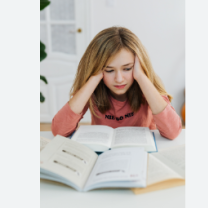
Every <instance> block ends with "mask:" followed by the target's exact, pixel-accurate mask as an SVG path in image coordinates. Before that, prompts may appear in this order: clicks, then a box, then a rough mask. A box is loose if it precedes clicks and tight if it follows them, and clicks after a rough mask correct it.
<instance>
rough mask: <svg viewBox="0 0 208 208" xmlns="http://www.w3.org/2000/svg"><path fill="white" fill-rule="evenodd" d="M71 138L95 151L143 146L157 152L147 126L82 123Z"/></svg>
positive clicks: (147, 149)
mask: <svg viewBox="0 0 208 208" xmlns="http://www.w3.org/2000/svg"><path fill="white" fill-rule="evenodd" d="M72 140H73V141H76V142H79V143H82V144H84V145H86V146H88V147H89V148H90V149H92V150H93V151H95V152H104V151H106V150H108V149H114V148H118V147H132V146H134V147H136V146H137V147H144V149H145V151H147V152H157V146H156V142H155V138H154V133H152V132H151V131H150V130H149V128H148V127H119V128H115V129H113V128H111V127H109V126H104V125H85V126H84V125H83V126H80V127H79V128H78V130H77V131H76V132H75V134H74V135H73V136H72Z"/></svg>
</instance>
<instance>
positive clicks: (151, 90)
mask: <svg viewBox="0 0 208 208" xmlns="http://www.w3.org/2000/svg"><path fill="white" fill-rule="evenodd" d="M133 76H134V79H135V80H136V81H137V82H138V84H139V86H140V88H141V90H142V92H143V94H144V96H145V98H146V100H147V102H148V104H149V106H150V108H151V110H152V113H153V114H158V113H160V112H162V111H163V110H164V109H165V107H166V106H167V102H165V100H164V99H163V98H162V97H161V95H160V93H159V92H158V91H157V89H156V88H155V86H154V85H153V84H152V82H151V81H150V80H149V79H148V78H147V76H146V75H145V74H144V72H143V70H142V68H141V65H140V63H139V59H138V57H137V56H136V57H135V63H134V71H133Z"/></svg>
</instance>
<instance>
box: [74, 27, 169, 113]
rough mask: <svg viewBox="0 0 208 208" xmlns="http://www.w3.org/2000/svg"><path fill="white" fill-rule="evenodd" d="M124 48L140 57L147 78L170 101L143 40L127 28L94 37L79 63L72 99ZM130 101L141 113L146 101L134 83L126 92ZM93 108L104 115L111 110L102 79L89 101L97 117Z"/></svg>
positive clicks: (118, 28)
mask: <svg viewBox="0 0 208 208" xmlns="http://www.w3.org/2000/svg"><path fill="white" fill-rule="evenodd" d="M122 48H124V49H126V50H129V51H131V52H132V53H133V54H134V55H137V56H138V58H139V60H140V64H141V67H142V69H143V71H144V73H145V74H146V76H147V77H148V78H149V80H150V81H151V82H152V83H153V85H154V86H155V88H156V89H157V90H158V92H159V93H160V94H161V95H166V96H167V97H168V99H169V100H170V101H171V100H172V96H171V95H169V94H168V93H167V92H166V91H165V88H164V86H163V84H162V82H161V80H160V79H159V77H158V76H157V75H156V74H155V72H154V70H153V67H152V64H151V62H150V58H149V56H148V54H147V52H146V50H145V48H144V46H143V45H142V43H141V41H140V40H139V38H138V37H137V36H136V35H135V34H133V33H132V32H131V31H130V30H128V29H127V28H124V27H110V28H107V29H104V30H102V31H101V32H99V33H98V34H97V35H96V36H95V37H94V38H93V40H92V41H91V42H90V44H89V46H88V47H87V49H86V51H85V53H84V55H83V56H82V58H81V60H80V62H79V65H78V69H77V73H76V78H75V80H74V83H73V86H72V89H71V91H70V97H72V96H73V95H74V94H75V93H76V92H77V91H78V90H79V89H80V88H81V87H82V86H83V85H84V84H85V83H86V82H87V81H88V79H89V78H90V77H91V76H93V75H97V74H98V72H99V71H100V69H103V67H104V66H105V64H106V63H107V60H108V59H109V57H111V56H112V55H114V54H116V53H117V52H119V51H120V50H121V49H122ZM127 99H128V102H129V104H130V106H131V109H132V110H133V111H134V112H136V111H138V110H139V108H140V106H141V104H144V103H145V102H146V100H145V99H144V97H143V93H142V91H141V89H140V87H139V85H138V83H137V82H136V81H135V80H134V82H133V84H132V86H131V87H130V89H129V90H128V91H127ZM94 105H96V106H97V108H98V110H99V111H100V112H101V113H105V112H106V111H107V110H109V109H110V108H111V107H112V105H111V102H110V99H109V89H108V88H107V87H106V86H105V84H104V82H103V80H101V82H100V83H99V84H98V86H97V87H96V89H95V91H94V93H93V94H92V96H91V98H90V99H89V108H90V110H91V112H92V113H93V114H94V115H95V116H97V115H96V113H95V111H94V107H93V106H94ZM97 117H98V116H97Z"/></svg>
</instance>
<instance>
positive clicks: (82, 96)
mask: <svg viewBox="0 0 208 208" xmlns="http://www.w3.org/2000/svg"><path fill="white" fill-rule="evenodd" d="M102 78H103V72H102V71H101V72H100V73H99V74H98V75H95V76H91V77H90V78H89V80H88V81H87V82H86V83H85V84H84V86H83V87H82V88H81V89H80V90H79V91H78V92H77V93H76V94H75V95H74V96H73V97H72V98H71V99H70V100H69V106H70V107H71V109H72V111H73V112H74V113H77V114H80V113H81V112H82V110H83V109H84V107H85V105H86V103H87V101H88V100H89V99H90V97H91V95H92V93H93V92H94V90H95V88H96V87H97V85H98V84H99V83H100V81H101V79H102Z"/></svg>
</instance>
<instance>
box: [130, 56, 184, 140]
mask: <svg viewBox="0 0 208 208" xmlns="http://www.w3.org/2000/svg"><path fill="white" fill-rule="evenodd" d="M133 76H134V79H135V80H136V81H137V82H138V84H139V86H140V88H141V90H142V92H143V94H144V96H145V98H146V100H147V102H148V104H149V107H150V109H151V110H152V114H153V118H154V121H155V123H156V126H157V128H158V130H159V131H160V134H161V135H162V136H164V137H166V138H168V139H174V138H176V137H177V136H178V134H179V133H180V132H181V129H182V125H181V119H180V117H179V116H178V115H177V113H176V112H175V110H174V108H173V107H172V106H171V105H170V102H169V100H168V98H166V97H165V96H161V95H160V93H159V92H158V91H157V89H156V88H155V86H154V85H153V84H152V82H151V81H150V80H149V79H148V78H147V76H146V75H145V74H144V72H143V70H142V68H141V65H140V63H139V59H138V57H135V64H134V71H133Z"/></svg>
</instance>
